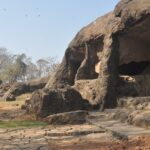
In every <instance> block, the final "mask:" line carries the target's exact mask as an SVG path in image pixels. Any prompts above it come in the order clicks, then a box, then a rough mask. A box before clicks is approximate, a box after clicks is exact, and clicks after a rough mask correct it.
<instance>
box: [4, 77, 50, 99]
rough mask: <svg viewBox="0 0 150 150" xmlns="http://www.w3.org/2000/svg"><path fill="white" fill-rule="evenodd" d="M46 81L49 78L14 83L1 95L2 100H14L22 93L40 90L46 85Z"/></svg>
mask: <svg viewBox="0 0 150 150" xmlns="http://www.w3.org/2000/svg"><path fill="white" fill-rule="evenodd" d="M48 79H49V77H43V78H41V79H36V80H31V81H28V82H24V83H23V82H21V83H19V82H18V83H14V84H13V85H12V86H9V89H7V90H8V91H7V92H5V93H3V95H2V96H3V97H2V99H4V100H6V101H10V100H15V97H16V96H19V95H21V94H24V93H31V92H33V91H35V90H37V89H42V88H44V86H45V85H46V83H47V81H48Z"/></svg>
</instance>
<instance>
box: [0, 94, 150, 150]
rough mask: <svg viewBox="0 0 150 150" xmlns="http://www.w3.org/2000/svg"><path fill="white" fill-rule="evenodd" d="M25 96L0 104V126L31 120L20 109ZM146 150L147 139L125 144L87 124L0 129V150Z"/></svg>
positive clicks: (141, 137) (142, 137) (149, 146)
mask: <svg viewBox="0 0 150 150" xmlns="http://www.w3.org/2000/svg"><path fill="white" fill-rule="evenodd" d="M25 97H26V95H23V96H22V98H20V99H19V100H18V101H15V102H0V124H1V122H2V121H9V120H15V119H17V120H29V119H31V120H34V117H33V116H30V115H26V114H24V111H23V110H21V109H20V106H21V105H22V104H23V103H24V101H23V100H21V99H25ZM1 149H2V150H23V149H25V150H150V135H139V136H136V137H132V138H130V139H128V140H119V139H116V137H114V136H113V135H112V134H111V133H109V132H106V131H104V130H102V129H100V128H98V127H95V126H93V125H89V124H83V125H66V126H50V125H48V126H45V127H42V126H41V127H23V128H0V150H1Z"/></svg>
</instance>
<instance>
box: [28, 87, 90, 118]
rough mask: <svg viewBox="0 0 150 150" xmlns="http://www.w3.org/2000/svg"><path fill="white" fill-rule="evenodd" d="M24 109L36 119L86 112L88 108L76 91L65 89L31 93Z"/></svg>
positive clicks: (87, 104) (86, 102)
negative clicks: (33, 114)
mask: <svg viewBox="0 0 150 150" xmlns="http://www.w3.org/2000/svg"><path fill="white" fill-rule="evenodd" d="M26 107H27V111H28V112H34V113H36V114H37V117H38V118H43V117H47V116H49V115H51V114H56V113H62V112H69V111H75V110H86V109H88V108H89V107H90V106H89V103H88V101H86V100H83V99H82V97H81V95H80V94H79V93H78V92H77V91H76V90H74V89H73V88H66V89H58V90H55V89H54V90H52V89H51V90H48V89H44V90H38V91H36V92H34V93H33V95H32V98H31V100H30V103H29V104H28V105H26Z"/></svg>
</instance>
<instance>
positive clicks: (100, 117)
mask: <svg viewBox="0 0 150 150" xmlns="http://www.w3.org/2000/svg"><path fill="white" fill-rule="evenodd" d="M87 122H88V123H90V124H92V125H95V126H97V127H99V128H102V129H104V130H105V131H108V132H111V133H112V134H113V135H114V136H115V137H117V138H121V139H128V138H130V137H133V136H138V135H141V134H149V135H150V129H145V128H140V127H135V126H133V125H129V124H127V123H121V122H120V121H118V120H112V119H108V113H105V112H90V113H89V117H88V119H87Z"/></svg>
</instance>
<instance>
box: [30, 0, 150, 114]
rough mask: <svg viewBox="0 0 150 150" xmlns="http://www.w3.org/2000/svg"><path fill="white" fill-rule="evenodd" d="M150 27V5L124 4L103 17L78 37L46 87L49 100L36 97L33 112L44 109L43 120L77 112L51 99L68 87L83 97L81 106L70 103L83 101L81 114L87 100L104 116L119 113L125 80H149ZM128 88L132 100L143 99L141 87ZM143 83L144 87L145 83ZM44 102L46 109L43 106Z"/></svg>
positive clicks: (125, 0)
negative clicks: (105, 111) (108, 110)
mask: <svg viewBox="0 0 150 150" xmlns="http://www.w3.org/2000/svg"><path fill="white" fill-rule="evenodd" d="M149 26H150V1H149V0H142V1H141V0H122V1H120V2H119V4H118V5H117V6H116V8H115V10H114V11H113V12H110V13H108V14H106V15H104V16H102V17H99V18H98V19H96V20H95V21H93V22H92V23H91V24H89V25H88V26H86V27H84V28H83V29H81V30H80V31H79V32H78V33H77V35H76V36H75V38H74V39H73V40H72V41H71V43H70V44H69V46H68V48H67V50H66V52H65V55H64V58H63V61H62V63H61V65H60V66H59V68H58V70H57V71H56V73H55V74H54V75H53V77H52V78H51V79H50V80H49V81H48V83H47V84H46V86H45V89H48V92H47V94H46V95H48V96H43V92H44V90H42V92H40V93H39V91H37V92H35V93H34V94H33V96H32V99H31V103H32V107H34V105H36V107H38V108H40V110H39V111H40V113H39V112H38V114H43V113H44V111H45V109H46V111H47V112H46V114H47V115H48V114H52V113H59V112H60V109H58V107H61V108H62V109H61V111H62V112H65V111H66V110H72V109H74V108H76V107H77V106H76V105H66V107H65V108H63V107H62V106H63V103H60V99H59V98H58V97H57V96H55V98H54V94H52V93H53V89H54V90H55V91H57V92H56V93H59V91H60V89H63V88H64V89H65V88H66V87H69V88H73V89H74V90H75V91H76V93H79V94H80V95H81V97H80V98H79V99H80V100H79V99H76V98H74V93H73V94H71V95H72V96H70V97H69V99H70V100H71V103H72V102H73V101H74V102H73V103H76V101H78V102H77V104H78V109H83V107H82V105H81V103H82V101H84V99H86V100H87V101H88V102H89V105H91V106H93V105H94V106H99V107H96V108H100V109H101V110H103V109H104V108H113V107H116V105H117V98H118V97H119V98H120V97H124V96H125V93H124V92H121V89H118V87H120V88H122V86H121V84H122V82H120V78H121V76H129V77H130V76H131V77H132V76H138V75H149V74H150V72H149V71H147V70H149V69H148V68H149V67H150V51H149V49H150V44H149V43H150V30H149ZM145 70H146V71H145ZM123 82H126V87H130V88H131V91H130V92H128V91H127V92H128V96H140V95H141V94H140V91H138V90H137V89H136V88H135V86H134V85H137V82H136V80H134V82H132V83H131V82H130V81H125V80H124V81H123ZM142 82H143V83H145V80H143V81H142ZM143 83H140V84H139V83H138V85H142V84H143ZM69 88H67V91H66V92H67V93H68V92H69V90H70V89H69ZM142 88H143V87H142ZM143 90H144V88H143ZM66 92H64V94H65V93H66ZM144 92H146V91H144ZM144 92H142V96H150V92H149V91H148V92H147V94H146V95H145V94H144ZM120 93H121V94H120ZM37 94H38V97H39V100H38V101H40V103H38V104H37V103H35V97H36V95H37ZM58 95H59V94H58ZM56 97H57V98H56ZM44 102H46V105H43V103H44ZM54 104H57V105H58V106H56V108H55V111H54V107H53V108H52V107H51V106H53V105H54ZM47 108H48V109H47ZM94 108H95V107H94ZM44 116H45V115H44Z"/></svg>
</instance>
